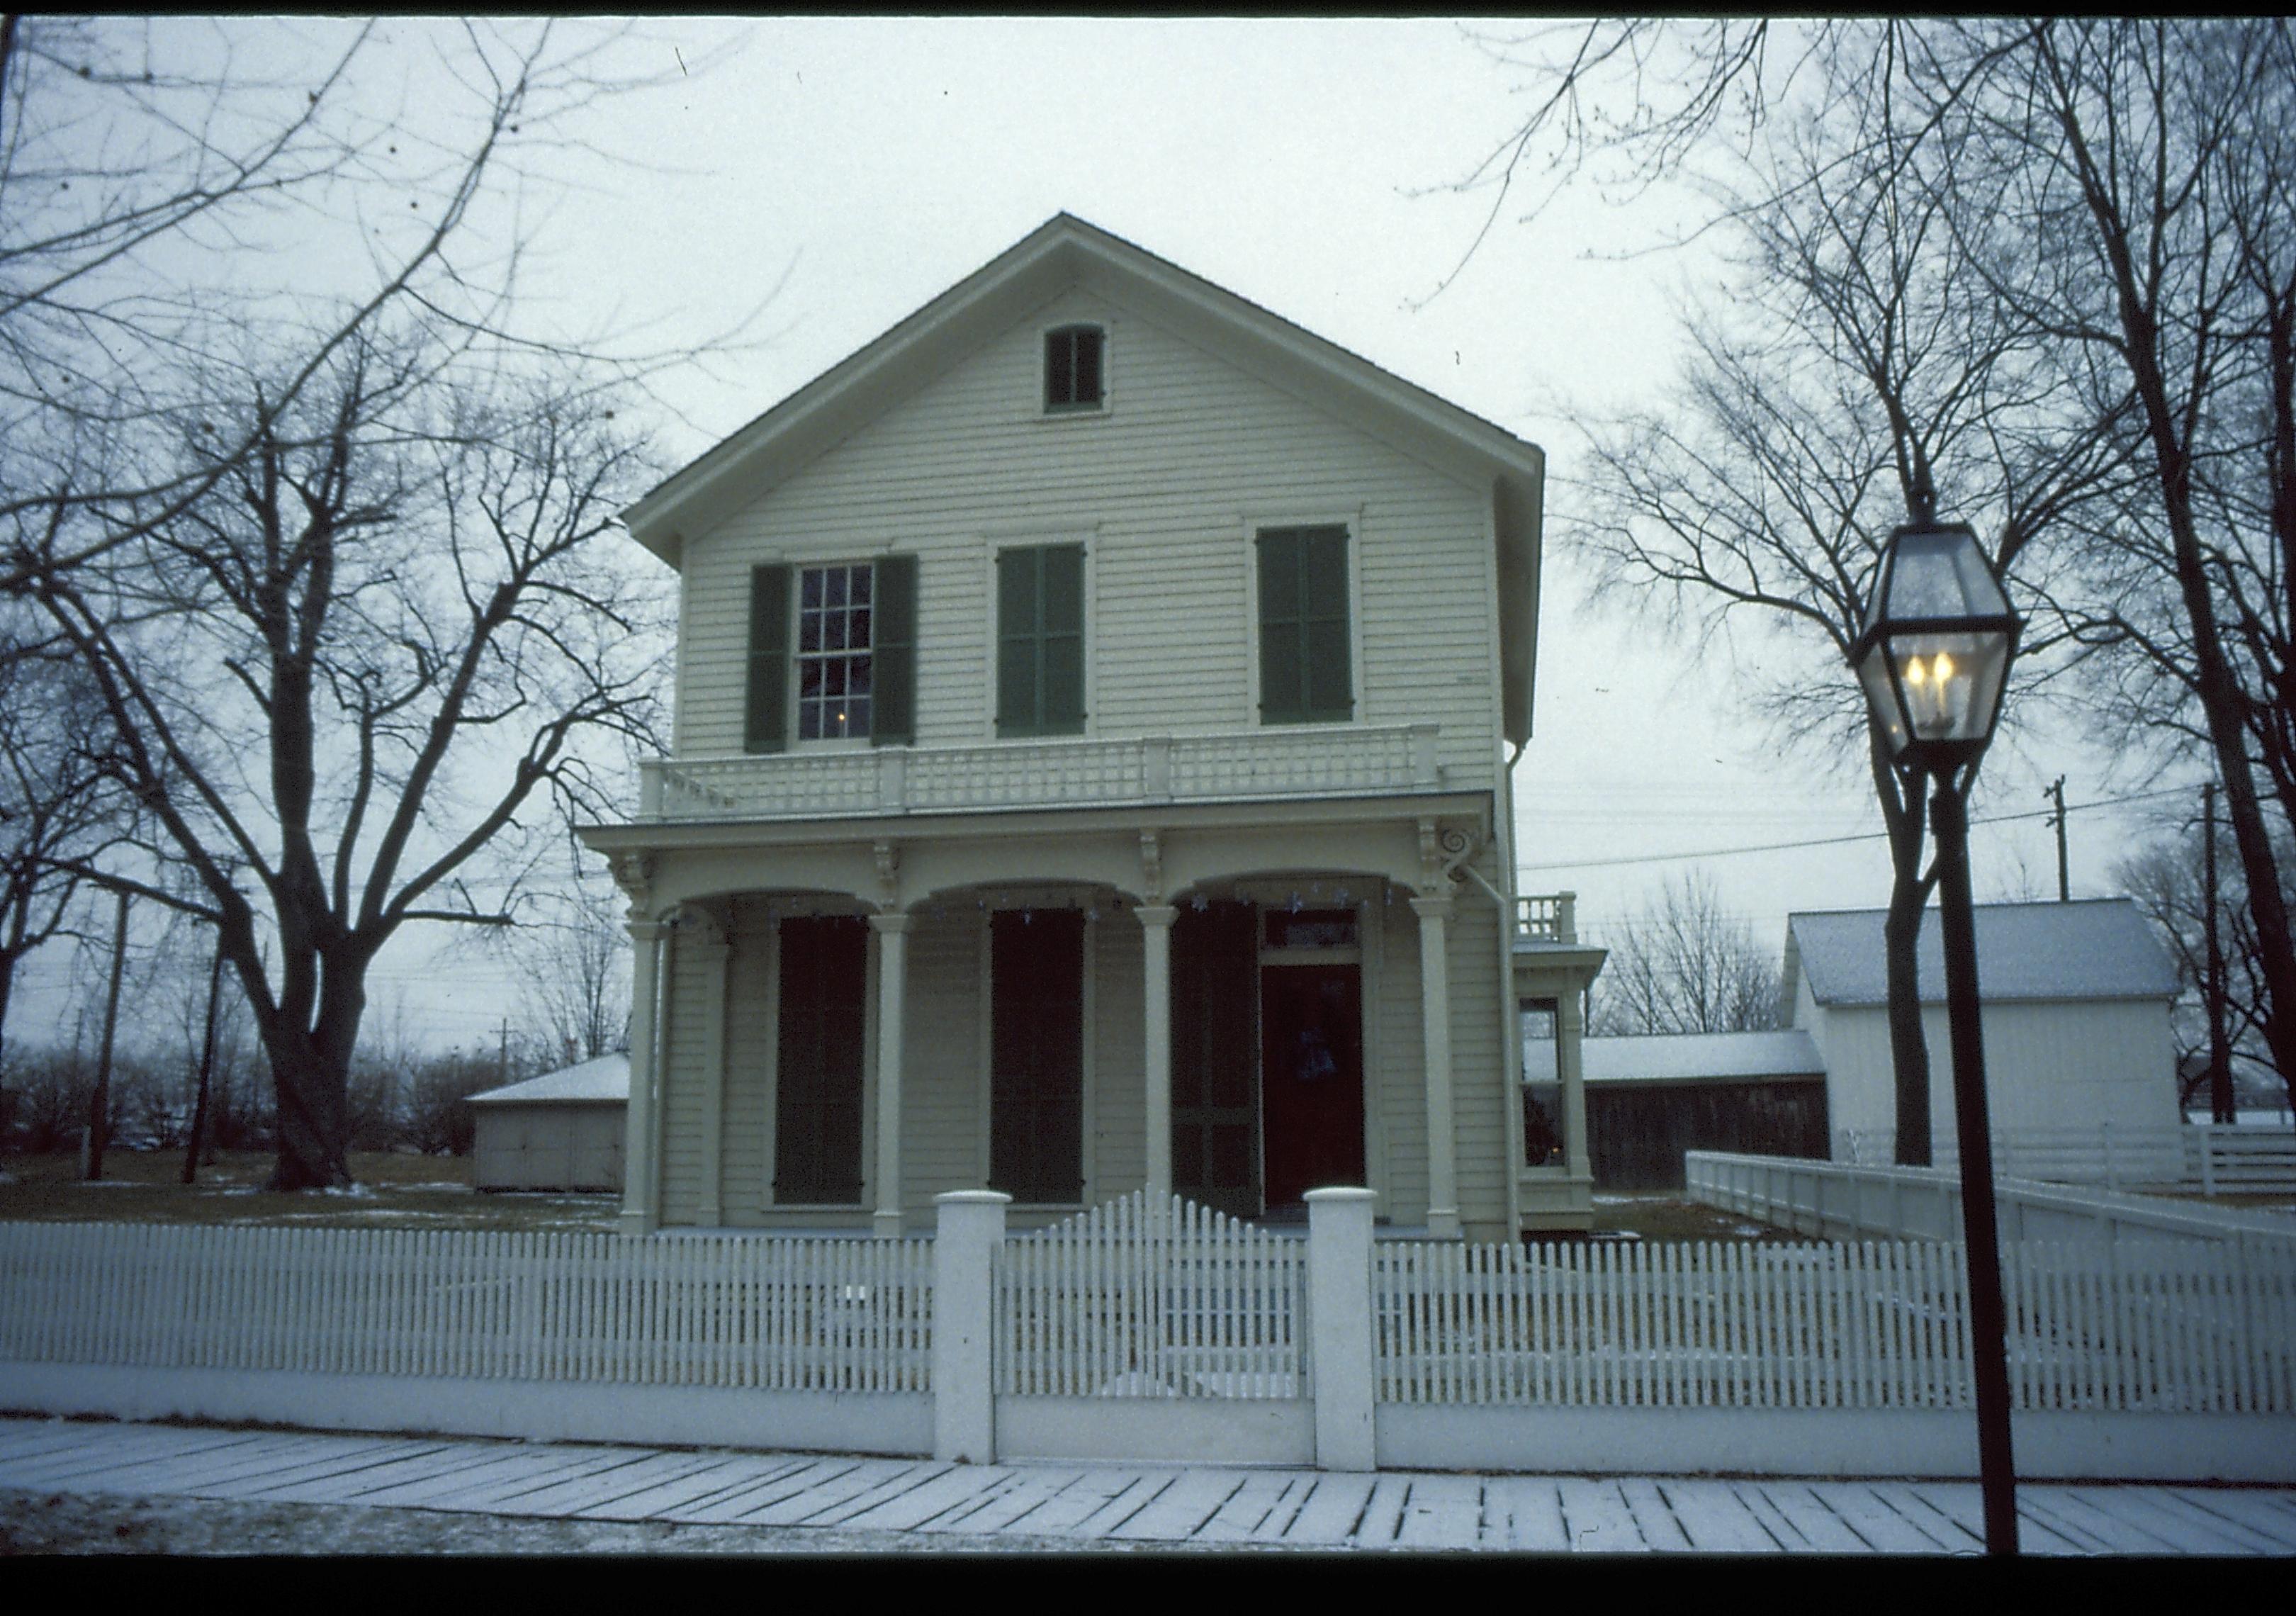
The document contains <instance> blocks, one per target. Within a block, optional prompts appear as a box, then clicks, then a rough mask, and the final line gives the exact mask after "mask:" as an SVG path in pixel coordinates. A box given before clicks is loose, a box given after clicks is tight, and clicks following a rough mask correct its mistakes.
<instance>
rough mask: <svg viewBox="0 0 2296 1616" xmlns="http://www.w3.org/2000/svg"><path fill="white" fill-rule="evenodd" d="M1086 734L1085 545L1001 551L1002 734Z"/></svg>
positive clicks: (998, 672) (998, 643) (998, 697)
mask: <svg viewBox="0 0 2296 1616" xmlns="http://www.w3.org/2000/svg"><path fill="white" fill-rule="evenodd" d="M1083 733H1084V546H1082V545H1037V546H1029V547H1026V548H1014V549H1009V550H999V551H998V552H997V553H996V734H997V736H998V738H999V739H1004V738H1006V737H1011V736H1019V735H1078V734H1083Z"/></svg>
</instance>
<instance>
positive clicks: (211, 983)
mask: <svg viewBox="0 0 2296 1616" xmlns="http://www.w3.org/2000/svg"><path fill="white" fill-rule="evenodd" d="M221 997H223V939H221V938H217V939H216V951H215V963H214V964H212V965H209V967H208V1020H207V1029H206V1031H204V1032H203V1033H201V1035H200V1082H199V1089H198V1092H197V1093H196V1094H195V1095H193V1099H192V1136H191V1137H190V1138H189V1139H187V1140H185V1141H184V1178H183V1181H184V1183H185V1184H186V1185H188V1184H191V1183H193V1182H194V1181H195V1180H197V1178H198V1177H199V1176H200V1138H201V1136H202V1135H204V1134H205V1133H206V1132H207V1128H208V1088H209V1081H210V1080H211V1079H212V1078H213V1077H214V1075H215V1032H216V1001H217V1000H218V999H220V998H221Z"/></svg>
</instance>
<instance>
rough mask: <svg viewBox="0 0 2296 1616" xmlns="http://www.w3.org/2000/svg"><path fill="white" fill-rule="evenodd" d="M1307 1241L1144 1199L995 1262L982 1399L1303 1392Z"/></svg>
mask: <svg viewBox="0 0 2296 1616" xmlns="http://www.w3.org/2000/svg"><path fill="white" fill-rule="evenodd" d="M1306 1286H1307V1243H1306V1242H1305V1241H1302V1240H1300V1239H1298V1238H1296V1237H1294V1238H1286V1237H1284V1236H1283V1235H1278V1234H1275V1233H1274V1232H1272V1231H1270V1230H1267V1229H1263V1228H1259V1227H1256V1226H1252V1225H1251V1224H1247V1223H1242V1222H1239V1221H1237V1220H1236V1219H1235V1218H1230V1217H1228V1216H1227V1215H1226V1214H1225V1213H1222V1212H1218V1211H1216V1210H1212V1209H1211V1208H1209V1207H1204V1206H1199V1205H1197V1204H1196V1203H1195V1202H1191V1201H1187V1200H1185V1199H1183V1198H1182V1197H1180V1196H1177V1195H1172V1196H1165V1197H1152V1196H1150V1195H1149V1194H1147V1192H1145V1191H1144V1190H1142V1191H1135V1192H1134V1193H1133V1194H1129V1195H1127V1196H1124V1197H1122V1198H1121V1199H1119V1200H1117V1201H1111V1202H1107V1203H1105V1204H1104V1205H1102V1206H1098V1207H1095V1208H1094V1209H1092V1210H1090V1211H1087V1212H1084V1213H1082V1214H1079V1215H1078V1216H1077V1217H1075V1218H1069V1219H1067V1220H1066V1221H1064V1222H1062V1223H1058V1224H1054V1225H1053V1226H1050V1227H1047V1228H1044V1229H1040V1230H1037V1231H1036V1232H1034V1233H1032V1234H1029V1235H1015V1236H1012V1237H1010V1238H1008V1239H1006V1241H1005V1243H1004V1244H1003V1246H1002V1247H1001V1248H999V1250H998V1252H997V1259H996V1289H997V1295H996V1324H997V1334H996V1358H995V1363H996V1390H997V1392H998V1393H999V1394H1000V1395H1003V1396H1011V1397H1030V1396H1035V1397H1116V1398H1139V1397H1147V1398H1169V1397H1227V1398H1297V1397H1304V1396H1308V1395H1310V1390H1309V1386H1308V1352H1307V1340H1306V1330H1305V1326H1304V1317H1305V1313H1306V1300H1305V1299H1306Z"/></svg>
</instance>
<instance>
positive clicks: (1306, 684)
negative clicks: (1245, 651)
mask: <svg viewBox="0 0 2296 1616" xmlns="http://www.w3.org/2000/svg"><path fill="white" fill-rule="evenodd" d="M1258 543H1259V721H1260V722H1261V723H1262V724H1326V723H1335V722H1337V723H1343V722H1345V721H1347V720H1348V719H1350V718H1354V717H1355V710H1356V703H1355V680H1354V672H1353V668H1352V662H1353V660H1354V658H1353V653H1352V651H1351V650H1350V645H1351V643H1352V639H1353V635H1354V630H1353V628H1352V626H1351V623H1350V620H1349V605H1348V595H1349V590H1348V530H1347V529H1346V528H1344V527H1340V526H1329V527H1314V528H1262V529H1259V537H1258Z"/></svg>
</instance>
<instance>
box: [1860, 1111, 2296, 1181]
mask: <svg viewBox="0 0 2296 1616" xmlns="http://www.w3.org/2000/svg"><path fill="white" fill-rule="evenodd" d="M1896 1140H1897V1136H1896V1134H1895V1133H1894V1132H1892V1131H1891V1130H1890V1129H1888V1128H1874V1129H1861V1128H1846V1129H1844V1130H1843V1131H1842V1132H1841V1135H1840V1136H1838V1137H1837V1139H1836V1142H1835V1149H1834V1155H1835V1158H1836V1160H1838V1161H1843V1162H1846V1163H1848V1164H1849V1165H1852V1166H1862V1167H1886V1166H1889V1165H1890V1164H1891V1163H1892V1162H1893V1161H1895V1159H1896ZM1931 1161H1932V1162H1933V1163H1934V1164H1935V1165H1937V1166H1939V1167H1941V1168H1948V1169H1951V1168H1954V1167H1956V1166H1957V1165H1958V1161H1959V1152H1958V1150H1957V1148H1956V1144H1955V1143H1954V1140H1953V1138H1952V1136H1951V1135H1950V1133H1949V1132H1948V1133H1947V1134H1946V1135H1944V1136H1940V1137H1939V1138H1938V1139H1936V1140H1934V1141H1933V1142H1932V1148H1931ZM1993 1170H1994V1171H1995V1172H1996V1173H1997V1174H1999V1175H2000V1176H2001V1177H2005V1178H2030V1179H2035V1180H2038V1181H2039V1182H2042V1183H2046V1184H2095V1185H2104V1186H2106V1187H2107V1188H2118V1187H2120V1186H2121V1185H2153V1186H2174V1187H2176V1188H2179V1189H2197V1190H2199V1191H2200V1192H2201V1193H2202V1194H2203V1195H2211V1196H2212V1195H2218V1194H2279V1193H2296V1132H2292V1131H2290V1130H2289V1129H2287V1128H2270V1127H2257V1126H2243V1127H2237V1128H2234V1127H2225V1128H2218V1127H2216V1126H2214V1125H2213V1124H2207V1123H2202V1124H2197V1125H2196V1124H2186V1125H2184V1126H2177V1125H2176V1124H2173V1123H2172V1124H2170V1125H2169V1126H2167V1127H2163V1128H2130V1127H2127V1126H2125V1125H2116V1124H2113V1123H2109V1122H2098V1123H2091V1124H2086V1125H2081V1126H2076V1127H2069V1128H2024V1129H2018V1130H2013V1131H2008V1132H2003V1133H1998V1134H1996V1135H1995V1136H1993Z"/></svg>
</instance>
